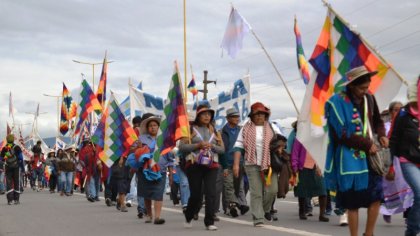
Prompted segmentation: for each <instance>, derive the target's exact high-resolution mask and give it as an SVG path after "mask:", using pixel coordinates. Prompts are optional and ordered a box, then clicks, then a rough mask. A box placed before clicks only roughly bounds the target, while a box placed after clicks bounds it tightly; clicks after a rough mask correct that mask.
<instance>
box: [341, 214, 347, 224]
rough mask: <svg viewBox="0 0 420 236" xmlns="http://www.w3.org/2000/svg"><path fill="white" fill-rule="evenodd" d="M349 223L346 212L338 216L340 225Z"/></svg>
mask: <svg viewBox="0 0 420 236" xmlns="http://www.w3.org/2000/svg"><path fill="white" fill-rule="evenodd" d="M348 224H349V222H348V220H347V213H344V214H343V215H341V216H340V226H347V225H348Z"/></svg>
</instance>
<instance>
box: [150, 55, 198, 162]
mask: <svg viewBox="0 0 420 236" xmlns="http://www.w3.org/2000/svg"><path fill="white" fill-rule="evenodd" d="M189 131H190V128H189V122H188V114H187V108H186V106H185V101H184V97H183V93H182V85H181V81H180V76H179V70H178V63H177V62H176V61H175V71H174V74H173V75H172V78H171V86H170V87H169V91H168V98H167V99H166V100H165V105H164V108H163V117H162V121H161V122H160V127H159V133H158V136H157V141H156V146H157V148H156V149H155V152H154V155H153V160H154V163H153V162H152V164H151V165H152V166H153V165H154V164H155V163H157V162H159V158H160V156H162V155H165V154H167V153H168V152H170V151H171V150H172V149H173V148H174V147H175V145H176V141H178V140H179V139H181V138H184V137H189Z"/></svg>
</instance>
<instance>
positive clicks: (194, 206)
mask: <svg viewBox="0 0 420 236" xmlns="http://www.w3.org/2000/svg"><path fill="white" fill-rule="evenodd" d="M217 172H218V169H217V168H215V169H210V168H208V167H206V166H201V165H191V166H190V167H188V168H187V170H186V174H187V177H188V183H189V185H190V193H191V194H190V199H189V200H188V206H187V210H186V212H185V219H186V221H187V222H190V221H191V220H192V219H193V217H194V214H196V213H197V212H198V211H199V210H200V208H201V204H202V191H201V189H202V188H203V190H204V195H205V201H206V206H205V217H204V224H205V225H206V226H209V225H214V219H213V216H214V213H215V201H216V179H217Z"/></svg>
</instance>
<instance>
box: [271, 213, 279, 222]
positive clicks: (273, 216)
mask: <svg viewBox="0 0 420 236" xmlns="http://www.w3.org/2000/svg"><path fill="white" fill-rule="evenodd" d="M271 218H273V221H278V220H279V218H278V217H277V215H276V214H271Z"/></svg>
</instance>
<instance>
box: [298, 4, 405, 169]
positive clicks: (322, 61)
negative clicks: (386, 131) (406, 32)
mask: <svg viewBox="0 0 420 236" xmlns="http://www.w3.org/2000/svg"><path fill="white" fill-rule="evenodd" d="M309 62H310V63H311V65H312V67H313V68H314V69H315V71H314V74H313V75H312V79H311V80H310V82H309V84H308V85H307V88H306V93H305V97H304V100H303V104H302V108H301V113H300V114H299V119H298V120H299V122H298V131H297V139H298V140H299V141H300V142H301V143H302V144H303V145H304V146H305V148H306V150H307V151H309V152H310V154H311V155H312V156H313V157H314V159H315V160H316V161H317V163H318V164H319V166H320V167H321V168H323V167H324V163H325V157H326V148H327V142H328V137H327V134H326V132H325V131H326V128H327V127H326V121H325V118H324V112H325V111H324V107H325V102H326V101H327V100H328V99H329V98H330V97H331V96H332V95H333V93H334V92H335V91H339V90H341V89H343V87H341V84H342V82H343V81H345V80H346V77H345V73H346V72H347V71H349V70H350V69H352V68H354V67H358V66H362V65H363V66H365V67H366V68H367V70H368V71H378V74H376V75H375V76H373V77H372V82H371V84H370V87H369V92H370V93H374V94H375V97H376V101H377V102H378V105H379V108H380V109H381V108H385V107H386V106H387V105H388V103H389V102H390V101H391V100H392V99H393V98H394V97H395V95H396V94H397V93H398V91H399V88H400V86H401V84H402V81H401V79H399V77H398V75H397V73H396V72H395V71H394V69H393V68H392V67H391V66H390V65H388V64H387V63H386V62H385V61H383V60H382V59H380V57H379V56H378V55H377V54H376V52H375V51H374V50H373V49H372V48H370V47H369V46H368V45H367V43H365V41H364V39H362V38H361V37H360V36H359V34H358V33H355V32H353V31H352V30H351V29H350V28H349V27H348V25H347V24H346V23H345V22H343V20H342V19H341V18H339V17H338V16H337V15H336V14H335V13H334V12H333V11H332V10H331V9H330V8H329V9H328V13H327V17H326V19H325V23H324V26H323V28H322V30H321V35H320V37H319V39H318V42H317V44H316V47H315V49H314V52H313V54H312V56H311V59H310V60H309Z"/></svg>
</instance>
